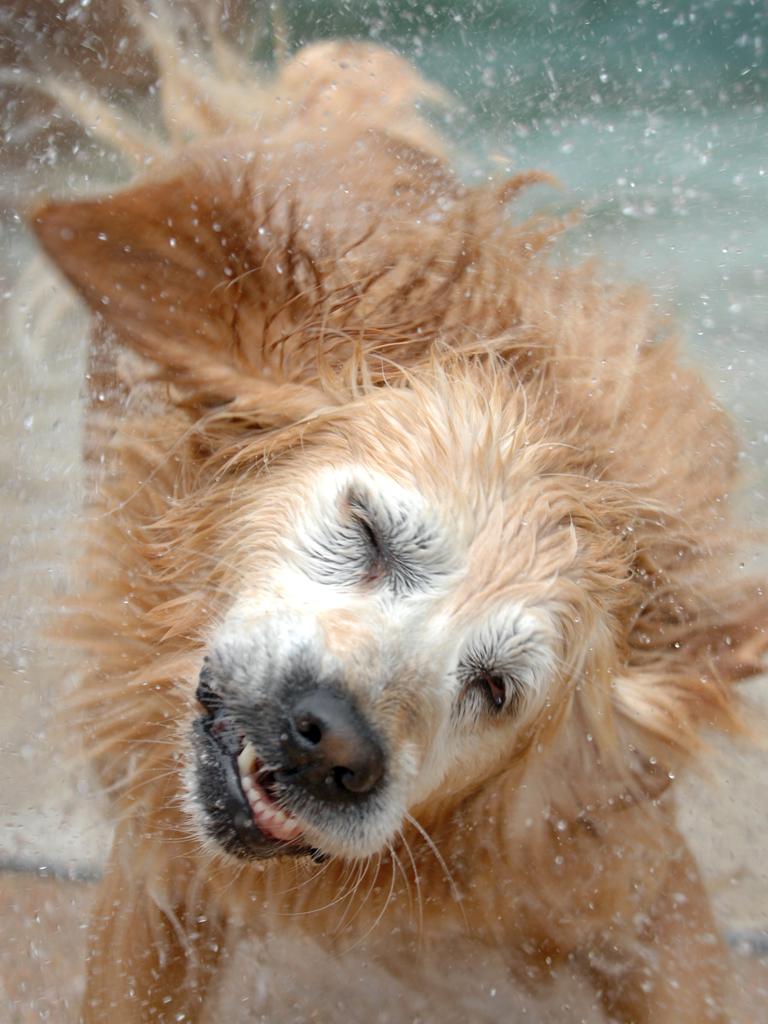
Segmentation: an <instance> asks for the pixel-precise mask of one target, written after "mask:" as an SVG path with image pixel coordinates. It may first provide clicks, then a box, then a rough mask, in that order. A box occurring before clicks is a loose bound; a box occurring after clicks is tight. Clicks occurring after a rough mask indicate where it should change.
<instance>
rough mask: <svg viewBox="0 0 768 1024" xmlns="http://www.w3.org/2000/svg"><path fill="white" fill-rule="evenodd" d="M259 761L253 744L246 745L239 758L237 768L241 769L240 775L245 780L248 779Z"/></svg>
mask: <svg viewBox="0 0 768 1024" xmlns="http://www.w3.org/2000/svg"><path fill="white" fill-rule="evenodd" d="M257 760H258V758H257V757H256V751H255V750H254V748H253V744H251V743H246V744H245V746H244V747H243V749H242V750H241V751H240V754H239V755H238V758H237V767H238V768H239V769H240V775H241V776H242V777H243V779H246V778H247V777H248V776H249V775H250V774H251V772H252V771H253V769H254V768H255V767H256V761H257Z"/></svg>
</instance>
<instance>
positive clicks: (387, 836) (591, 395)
mask: <svg viewBox="0 0 768 1024" xmlns="http://www.w3.org/2000/svg"><path fill="white" fill-rule="evenodd" d="M147 31H148V32H155V33H157V31H158V30H157V28H156V26H153V25H152V23H149V22H148V24H147ZM155 44H156V48H157V51H158V53H159V59H160V65H161V69H162V71H163V77H162V80H161V87H162V90H163V97H164V101H165V103H166V112H167V119H166V124H167V129H168V131H167V136H166V138H165V139H164V141H158V139H152V138H150V137H149V136H148V135H146V134H145V133H143V132H142V131H141V130H140V128H139V127H138V126H136V125H130V124H129V123H127V122H126V120H125V118H124V117H123V118H122V120H118V119H116V118H115V117H114V116H112V117H106V116H105V117H104V118H103V119H102V122H101V123H102V130H103V131H105V132H111V133H112V138H113V141H114V142H115V144H116V146H117V147H118V148H120V149H122V151H123V152H125V153H128V154H130V155H133V156H135V157H136V159H137V162H138V164H139V165H140V167H141V171H140V173H139V174H138V175H137V177H136V179H135V180H134V181H133V182H132V183H130V184H129V185H127V186H125V187H121V188H119V189H113V190H111V191H108V192H106V193H104V194H101V195H97V196H94V197H90V198H85V199H64V200H55V199H49V200H46V201H44V202H42V203H40V204H39V205H38V206H37V207H36V208H35V209H34V210H33V211H32V212H31V214H30V223H31V225H32V227H33V229H34V232H35V233H36V235H37V238H38V239H39V241H40V243H41V245H42V248H43V249H44V250H45V252H46V253H47V254H48V256H49V257H50V259H51V260H52V261H53V263H54V264H55V265H56V267H57V268H58V269H59V270H60V271H61V272H62V273H63V274H64V275H65V276H66V278H67V279H68V280H69V281H70V282H71V284H72V285H73V286H74V288H75V289H76V290H77V292H78V293H79V295H80V296H81V298H82V299H83V300H84V301H85V302H86V303H87V304H88V306H89V307H90V308H91V310H92V311H93V314H94V332H93V340H92V344H91V349H90V357H89V358H90V365H89V368H88V375H87V381H88V393H89V397H88V409H87V422H86V432H85V438H86V440H85V449H86V451H85V458H86V463H87V465H88V466H89V469H90V476H91V480H92V498H91V499H90V502H89V505H88V508H87V510H86V515H87V519H86V522H87V528H86V532H87V542H86V551H85V555H84V558H83V574H84V576H83V585H82V586H81V588H80V590H81V596H80V597H79V598H78V599H77V601H76V604H75V607H74V609H73V611H72V612H71V614H69V615H68V617H67V621H66V626H65V628H66V632H67V633H68V635H69V637H70V638H71V639H72V638H74V640H75V642H76V644H77V645H78V648H79V650H80V651H81V652H82V666H83V668H82V673H81V679H80V682H79V685H78V690H77V694H76V696H75V701H74V703H75V706H76V714H77V721H78V728H79V732H80V735H81V736H82V739H83V743H84V746H85V748H86V750H87V752H88V754H89V756H90V758H91V760H92V762H93V764H94V766H95V769H96V771H97V774H98V777H99V779H100V782H101V785H102V786H103V787H104V789H105V791H106V792H107V793H108V794H109V795H110V798H111V800H112V802H113V805H114V811H115V818H116V822H117V824H116V830H115V839H114V846H113V848H112V852H111V855H110V858H109V863H108V867H107V869H106V873H105V877H104V881H103V883H102V887H101V890H100V896H99V898H98V902H97V906H96V909H95V911H94V915H93V921H92V926H91V931H90V937H89V954H88V976H87V986H86V992H85V997H84V1003H83V1010H82V1019H83V1021H84V1022H85V1024H95V1022H97V1021H103V1020H106V1019H109V1020H111V1021H114V1022H115V1024H138V1022H144V1021H147V1022H149V1021H152V1022H155V1021H178V1020H185V1021H199V1020H204V1019H205V1018H206V1010H205V1006H206V1000H207V999H208V997H209V995H210V993H211V991H212V990H213V989H214V988H215V982H216V978H217V975H218V974H219V973H220V970H221V967H222V957H223V956H224V954H225V952H226V949H227V944H228V942H230V941H231V935H232V934H233V931H236V930H238V929H240V930H245V931H247V932H251V933H256V934H260V935H262V936H265V935H269V934H275V933H280V934H281V935H282V936H286V937H287V938H288V940H290V936H291V935H298V934H299V933H301V934H302V935H304V936H310V937H311V936H314V937H316V938H317V940H318V941H319V942H320V943H321V944H322V946H323V948H324V949H326V950H329V951H331V952H333V951H337V952H338V954H339V955H343V954H344V952H345V950H346V949H348V948H350V947H353V946H355V945H356V944H358V943H365V942H366V941H370V940H371V939H372V938H375V937H376V936H385V945H386V948H387V950H388V955H389V956H391V957H394V958H395V962H397V957H400V962H401V963H402V964H411V963H412V962H414V961H420V960H422V959H423V960H424V961H425V962H426V961H427V960H429V958H430V957H432V958H433V962H434V956H435V955H436V954H435V951H436V950H439V949H440V948H441V946H440V944H441V943H442V944H443V947H446V945H447V946H448V947H454V948H455V946H456V944H458V943H460V942H461V941H463V937H466V936H469V937H471V938H472V940H473V942H475V943H476V947H477V948H478V949H480V950H483V949H485V950H490V951H493V953H494V955H501V956H502V957H503V959H504V962H505V963H506V964H507V965H508V968H509V970H510V971H512V972H516V973H518V974H519V975H520V977H522V978H526V979H528V981H529V982H530V983H533V984H535V983H536V982H537V981H542V982H543V981H544V980H545V979H546V978H547V977H548V976H550V975H551V974H552V973H553V972H555V971H556V970H557V968H558V965H562V964H566V963H567V964H570V965H571V966H572V967H573V968H574V969H575V970H579V971H581V972H583V974H584V976H585V977H586V978H588V979H589V980H590V982H591V983H592V984H593V985H594V989H595V992H596V994H597V996H598V997H599V1000H600V1001H601V1003H602V1005H603V1007H604V1009H605V1012H606V1013H607V1014H609V1015H611V1016H612V1017H613V1018H614V1019H616V1020H619V1021H623V1022H630V1021H632V1022H636V1024H641V1022H651V1021H653V1022H654V1024H663V1022H670V1024H673V1022H674V1024H685V1022H696V1024H700V1022H702V1021H710V1020H711V1021H724V1020H727V1019H728V1018H727V1011H726V1009H725V1008H724V1005H725V1004H724V1002H723V999H724V994H723V993H724V990H725V983H726V980H727V971H728V967H727V964H728V953H727V949H726V948H725V947H724V944H723V943H722V941H721V939H720V937H719V936H718V933H717V928H716V925H715V923H714V921H713V918H712V913H711V910H710V907H709V904H708V899H707V896H706V893H705V891H704V888H703V886H702V883H701V881H700V878H699V875H698V871H697V868H696V865H695V863H694V861H693V859H692V857H691V855H690V853H689V852H688V850H687V849H686V846H685V844H684V842H683V840H682V838H681V836H680V834H679V832H678V830H677V827H676V824H675V808H674V789H675V787H674V784H673V780H674V779H675V777H676V776H677V775H678V774H679V772H680V771H681V770H682V769H683V768H685V767H686V766H687V765H688V764H689V763H692V762H695V759H696V758H697V757H698V756H700V755H702V754H703V753H705V752H706V743H705V740H704V739H703V738H702V733H703V732H704V731H705V730H709V729H712V728H720V729H725V730H729V731H736V730H738V729H739V728H741V723H740V717H739V707H738V702H737V697H736V694H735V691H734V683H736V682H737V681H738V680H741V679H744V678H746V677H749V676H752V675H755V674H757V673H758V672H760V671H761V668H762V663H761V657H762V654H763V651H764V649H765V646H766V633H765V626H766V622H768V602H767V601H766V596H765V591H764V588H763V586H762V584H761V582H760V581H754V580H753V581H745V580H744V579H742V578H737V574H736V572H735V571H734V567H735V564H736V563H735V561H734V554H733V553H734V551H735V549H736V547H737V545H738V544H739V543H740V531H739V528H738V524H736V525H733V524H732V522H731V518H730V514H729V512H728V496H729V494H730V493H731V492H732V491H733V488H734V486H735V483H736V477H737V450H736V441H735V439H734V434H733V430H732V427H731V424H730V422H729V420H728V417H727V416H726V415H725V413H724V412H723V411H722V410H721V409H720V408H719V407H718V406H717V405H716V403H715V402H714V401H713V398H712V396H711V394H710V392H709V391H708V390H707V388H706V386H705V384H704V383H703V381H702V379H701V378H700V376H699V374H698V373H697V372H696V371H695V370H694V369H692V368H691V367H690V366H689V365H687V364H686V363H685V362H684V361H682V360H681V359H680V357H679V355H678V353H677V349H676V345H675V342H674V339H673V338H671V337H670V336H669V334H668V330H667V327H666V326H665V323H664V322H663V320H660V319H658V318H656V317H655V316H654V313H653V310H652V308H651V305H650V303H649V301H648V299H647V298H646V296H645V295H644V294H643V293H642V291H640V290H638V289H636V288H632V287H627V286H623V285H618V284H609V283H606V282H605V281H604V280H603V279H602V278H601V276H600V273H599V271H596V270H595V268H594V267H593V266H591V265H590V266H576V267H572V266H565V265H562V264H559V263H555V262H554V261H552V260H551V259H550V258H549V257H548V255H547V249H548V246H549V244H550V242H551V240H552V239H553V237H554V236H555V235H556V234H557V233H558V232H559V231H560V230H561V228H562V227H563V226H564V225H562V224H559V223H556V222H553V221H548V220H545V219H542V218H533V219H528V220H522V221H521V220H520V219H519V218H518V219H515V216H514V202H513V201H514V199H515V197H516V196H517V194H518V193H519V192H520V191H521V189H523V188H524V187H526V186H528V185H532V184H535V183H536V182H537V181H540V180H544V177H545V176H543V175H537V174H534V173H523V174H521V175H518V176H517V177H514V178H512V179H511V180H508V181H504V182H494V181H491V182H488V183H485V184H483V185H481V186H478V187H472V188H470V187H467V186H465V185H464V184H462V182H461V181H460V180H459V179H458V177H457V176H456V174H455V173H454V171H453V170H452V169H451V166H450V162H449V160H448V157H447V156H446V154H445V151H444V147H443V145H442V143H441V142H440V140H439V139H438V138H437V137H436V136H435V135H434V134H433V133H432V132H431V131H430V130H429V129H428V128H427V127H426V125H425V124H424V122H423V121H422V119H421V116H420V115H419V113H418V111H417V109H416V106H415V101H416V100H418V99H419V98H420V97H422V98H423V97H426V98H428V99H437V98H439V94H438V92H437V91H436V90H435V89H434V88H433V87H431V86H429V85H427V84H426V83H423V82H421V80H420V79H419V78H418V76H417V75H416V73H415V72H414V71H413V70H412V69H411V68H410V67H408V66H407V65H406V64H405V62H404V61H402V60H401V59H400V58H399V57H398V56H396V55H395V54H393V53H389V52H387V51H385V50H383V49H380V48H378V47H376V46H374V45H372V44H370V45H369V44H365V43H344V42H326V43H320V44H314V45H311V46H309V47H307V48H305V49H303V50H301V51H300V52H299V53H297V54H296V55H295V56H293V57H292V58H291V59H290V60H289V61H287V62H286V63H285V64H284V66H283V67H282V68H281V69H280V72H279V74H278V76H277V78H276V79H275V81H274V82H272V83H270V82H266V81H262V80H256V79H255V78H254V77H253V76H252V75H251V77H249V73H243V74H240V75H238V74H229V75H226V76H223V75H222V76H219V77H216V75H215V74H214V73H213V72H210V73H209V71H201V70H200V69H199V68H193V67H191V65H190V64H189V63H185V62H184V61H180V60H178V59H176V58H177V57H178V54H175V51H174V50H173V44H172V43H171V42H169V41H168V39H167V38H166V39H163V38H161V37H159V36H156V37H155ZM230 70H231V68H230ZM72 102H73V104H75V103H76V102H81V101H78V100H77V98H76V97H73V98H72ZM89 109H92V108H89ZM296 941H297V942H299V941H302V940H300V939H298V938H297V939H296ZM396 971H397V968H395V972H396Z"/></svg>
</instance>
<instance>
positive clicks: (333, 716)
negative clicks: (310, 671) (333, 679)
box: [276, 689, 384, 801]
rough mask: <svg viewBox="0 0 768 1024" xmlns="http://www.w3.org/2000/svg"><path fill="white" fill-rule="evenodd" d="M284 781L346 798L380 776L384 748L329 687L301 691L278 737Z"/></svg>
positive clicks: (331, 797)
mask: <svg viewBox="0 0 768 1024" xmlns="http://www.w3.org/2000/svg"><path fill="white" fill-rule="evenodd" d="M281 747H282V751H283V763H282V765H281V768H282V771H278V772H276V775H277V776H278V777H280V776H283V777H284V779H285V781H286V782H287V781H290V782H292V783H294V784H296V783H299V784H300V785H301V786H302V787H303V788H305V789H307V790H308V791H309V792H310V793H311V794H312V795H313V796H314V797H316V798H318V799H320V800H326V801H327V800H345V799H346V800H350V799H354V798H355V797H363V796H365V795H366V794H368V793H370V792H371V790H373V789H374V787H375V786H376V784H377V783H378V782H379V780H380V779H381V777H382V775H383V774H384V751H383V750H382V747H381V744H380V743H379V741H378V739H377V738H376V736H375V735H374V733H373V731H372V729H371V728H370V727H369V726H368V724H367V723H366V721H365V719H364V718H363V716H362V715H361V714H360V712H359V711H358V710H357V709H356V708H355V706H354V705H353V704H352V702H351V700H349V699H348V698H347V697H344V696H342V695H341V694H338V693H336V692H334V691H332V690H325V689H317V690H312V691H310V692H309V693H305V694H303V695H302V696H301V697H299V699H298V700H297V701H296V703H295V704H294V706H293V708H292V709H291V712H290V715H289V717H288V720H287V722H286V728H285V731H284V733H283V735H282V736H281Z"/></svg>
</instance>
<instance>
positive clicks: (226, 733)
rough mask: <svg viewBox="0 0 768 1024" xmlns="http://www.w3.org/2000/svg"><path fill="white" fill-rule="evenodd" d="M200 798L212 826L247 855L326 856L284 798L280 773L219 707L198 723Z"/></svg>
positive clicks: (228, 845)
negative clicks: (272, 769) (311, 842)
mask: <svg viewBox="0 0 768 1024" xmlns="http://www.w3.org/2000/svg"><path fill="white" fill-rule="evenodd" d="M194 731H195V737H196V741H197V742H196V750H197V779H198V797H199V799H200V802H201V803H202V805H203V808H204V810H205V812H206V830H207V831H208V833H209V835H210V836H211V838H212V839H215V840H216V842H217V843H219V845H220V846H222V847H223V848H224V849H225V850H226V851H227V852H228V853H231V854H233V855H234V856H236V857H240V858H244V859H260V858H266V857H274V856H281V855H282V856H313V857H315V858H316V859H317V858H319V857H320V854H319V853H318V851H316V850H315V849H313V848H312V847H311V846H310V845H309V844H308V843H307V842H305V841H303V839H304V826H303V825H302V823H301V822H300V821H298V820H297V819H296V818H295V817H293V815H291V814H289V813H288V812H287V811H286V810H285V809H284V808H283V807H281V806H280V804H279V802H278V795H277V792H276V783H275V778H274V775H273V774H272V772H270V771H269V770H268V768H267V767H266V766H265V764H264V762H263V761H262V760H261V758H260V757H259V756H258V754H257V751H256V748H255V747H254V746H253V744H252V743H251V742H249V741H248V739H247V738H246V736H245V734H244V733H243V732H242V731H241V730H240V729H239V728H238V726H237V724H236V723H235V722H234V720H233V719H232V718H231V717H229V716H228V715H226V714H225V713H224V712H223V711H221V710H219V711H217V712H215V713H214V714H210V713H209V714H207V715H204V716H202V717H200V718H198V719H197V720H196V722H195V729H194Z"/></svg>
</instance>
